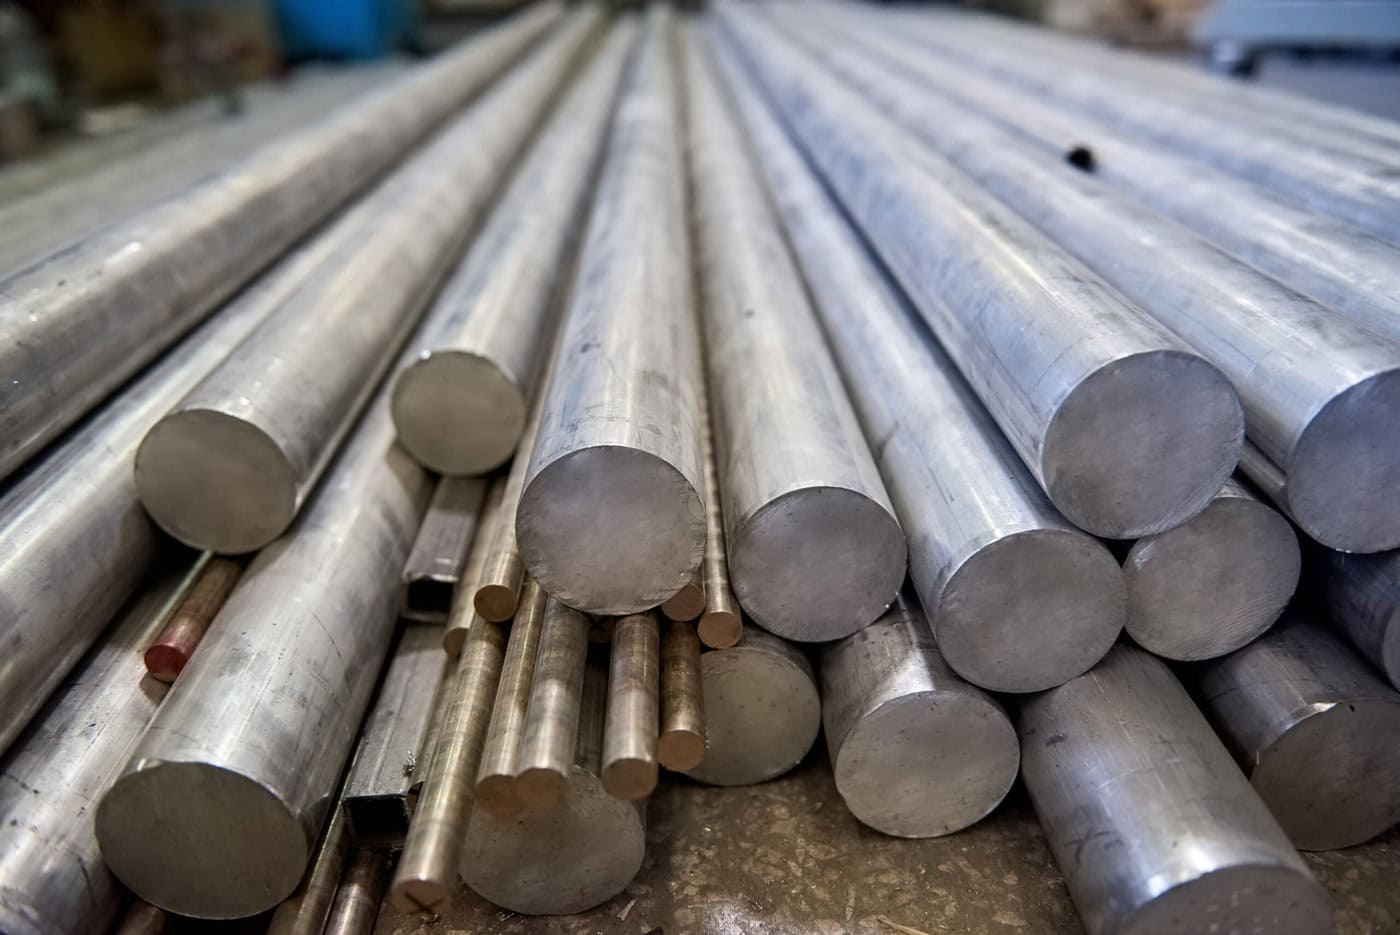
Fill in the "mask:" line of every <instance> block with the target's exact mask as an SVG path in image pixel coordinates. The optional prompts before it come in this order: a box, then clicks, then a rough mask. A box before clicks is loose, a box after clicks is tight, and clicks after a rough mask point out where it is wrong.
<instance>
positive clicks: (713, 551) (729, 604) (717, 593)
mask: <svg viewBox="0 0 1400 935" xmlns="http://www.w3.org/2000/svg"><path fill="white" fill-rule="evenodd" d="M701 409H702V410H703V411H702V413H701V419H700V452H701V465H702V467H703V468H704V470H703V472H702V474H703V480H704V486H703V488H702V492H703V493H704V495H705V561H704V563H703V564H702V565H701V570H702V571H703V572H704V577H705V610H704V612H703V613H702V614H701V615H700V620H699V621H698V622H697V623H696V625H695V631H696V633H697V634H698V635H699V636H700V642H702V643H704V644H705V645H706V646H709V647H710V648H711V649H728V648H729V647H730V646H733V645H734V644H735V643H737V642H739V640H740V639H741V638H743V635H744V617H743V613H742V612H741V611H740V609H739V600H738V598H736V597H735V596H734V591H733V589H731V588H730V586H729V552H728V549H727V548H726V545H725V541H724V506H723V503H722V501H723V496H722V493H721V491H720V486H719V471H718V469H717V468H716V466H715V442H714V430H713V427H712V424H711V423H713V421H714V415H713V413H711V412H710V409H709V405H708V403H707V404H706V405H705V406H702V407H701Z"/></svg>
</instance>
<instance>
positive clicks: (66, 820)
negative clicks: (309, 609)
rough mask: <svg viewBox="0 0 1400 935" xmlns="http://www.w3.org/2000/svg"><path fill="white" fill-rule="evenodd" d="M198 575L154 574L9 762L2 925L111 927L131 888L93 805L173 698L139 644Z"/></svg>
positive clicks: (51, 932) (82, 933)
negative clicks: (107, 856)
mask: <svg viewBox="0 0 1400 935" xmlns="http://www.w3.org/2000/svg"><path fill="white" fill-rule="evenodd" d="M192 581H193V575H192V574H189V573H186V574H181V573H180V571H179V570H176V569H172V570H171V571H169V572H165V573H162V574H161V575H159V576H158V577H156V578H155V579H154V580H152V581H151V582H150V583H149V585H148V586H147V587H146V589H145V590H144V591H143V592H142V593H141V594H139V595H138V596H137V597H136V598H135V599H133V601H132V602H131V604H130V605H128V607H127V608H126V610H125V611H124V612H123V613H122V615H121V617H120V619H119V620H118V621H117V622H116V623H115V624H114V625H113V627H112V629H111V632H110V633H109V634H108V636H107V638H106V639H104V640H103V641H102V642H101V643H99V644H98V645H97V646H96V647H95V648H94V649H93V651H92V652H91V653H90V654H89V655H88V656H87V657H86V658H85V659H84V660H83V663H82V666H81V667H80V668H78V669H77V670H76V671H75V672H74V674H73V677H72V678H71V679H69V680H68V682H67V683H66V684H65V685H64V686H63V687H62V688H60V689H59V690H58V691H57V692H56V693H55V694H54V696H53V698H52V700H51V701H50V702H49V704H48V706H47V707H45V708H44V710H43V711H42V712H40V713H39V715H38V716H37V717H36V718H35V719H34V723H33V727H32V728H31V729H30V730H29V731H28V732H27V733H26V734H25V735H24V737H23V738H22V739H21V740H20V741H19V742H18V743H16V744H15V745H14V746H13V747H12V748H11V749H10V751H9V752H8V753H7V754H6V755H5V757H4V758H3V759H0V827H2V828H3V829H4V833H3V834H0V931H3V932H5V933H6V935H89V933H91V932H104V931H107V930H108V929H109V928H111V926H112V923H113V922H114V921H116V918H117V916H118V914H119V913H120V912H121V910H122V905H123V904H124V903H125V901H126V898H127V897H126V891H125V889H123V887H122V885H121V884H120V883H118V882H117V879H116V877H114V876H113V875H112V873H111V872H110V871H109V870H108V869H107V867H106V865H105V864H104V863H103V862H102V852H101V851H100V850H99V849H98V845H97V836H96V835H95V834H94V833H93V828H92V813H91V811H90V809H91V807H92V802H93V800H94V799H96V798H97V797H98V796H100V795H101V794H102V792H103V790H104V789H106V788H107V784H108V783H110V782H111V780H112V777H113V776H114V775H115V774H116V773H117V772H118V771H119V770H120V769H121V766H122V764H123V763H125V762H126V757H127V755H128V754H129V753H130V752H131V750H132V748H133V747H134V746H135V745H136V743H137V741H138V740H139V739H140V737H141V732H142V731H143V730H145V728H146V725H147V724H148V723H149V722H150V720H151V716H152V715H153V714H155V712H156V709H157V706H159V704H160V702H161V699H162V698H163V697H164V696H165V693H166V685H165V684H164V683H162V682H158V681H156V680H155V679H144V681H143V676H145V674H146V668H145V664H144V663H143V662H142V660H141V653H140V648H141V647H142V646H144V645H145V643H146V642H147V641H148V640H150V639H152V638H153V637H154V636H155V635H156V634H157V633H159V632H160V630H161V628H162V627H163V626H164V625H165V621H166V620H167V619H168V617H169V615H170V612H171V611H172V610H174V608H175V606H176V605H177V604H178V603H179V601H180V599H181V597H182V595H183V594H184V593H185V591H186V589H187V588H188V587H189V585H190V584H191V583H192Z"/></svg>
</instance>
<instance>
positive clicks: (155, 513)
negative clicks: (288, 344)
mask: <svg viewBox="0 0 1400 935" xmlns="http://www.w3.org/2000/svg"><path fill="white" fill-rule="evenodd" d="M136 495H137V497H139V498H140V500H141V504H142V505H143V506H144V507H145V508H146V512H148V513H150V514H151V518H152V519H154V520H155V521H156V523H157V524H158V525H159V526H160V527H161V528H162V529H164V530H165V531H166V532H168V533H169V534H170V535H172V536H174V537H175V538H176V539H178V540H180V541H181V542H183V543H185V544H186V545H190V546H193V547H195V548H197V549H207V550H209V551H211V552H218V553H220V554H223V555H241V554H244V553H247V552H252V551H254V550H256V549H260V548H262V547H263V546H265V545H267V544H268V543H269V542H271V541H272V540H273V539H276V538H277V537H278V536H280V535H281V534H282V533H284V532H286V530H287V528H288V527H289V526H291V524H292V520H293V519H295V518H296V511H297V499H298V495H297V475H296V471H295V470H294V469H293V467H292V465H291V464H289V463H288V462H287V459H286V456H285V455H284V454H283V452H282V450H281V449H280V448H278V446H277V444H276V443H275V442H273V440H272V439H270V438H269V437H268V436H267V435H265V434H263V432H262V431H261V430H260V429H258V428H257V427H256V426H255V425H253V424H252V423H250V422H246V421H244V420H242V419H239V418H235V417H233V416H230V415H227V414H226V413H223V412H217V411H214V410H209V409H186V410H183V411H180V412H175V413H172V414H170V415H167V416H166V417H165V418H163V419H161V420H160V421H159V422H157V423H156V424H155V425H154V426H152V428H151V430H150V431H149V432H148V433H146V437H145V439H144V440H143V441H142V442H141V447H140V448H138V449H137V451H136Z"/></svg>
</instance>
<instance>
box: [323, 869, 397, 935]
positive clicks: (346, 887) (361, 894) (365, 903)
mask: <svg viewBox="0 0 1400 935" xmlns="http://www.w3.org/2000/svg"><path fill="white" fill-rule="evenodd" d="M388 882H389V855H388V854H386V853H384V852H383V851H375V850H359V851H356V852H355V853H354V854H352V855H351V857H350V862H349V866H348V867H346V868H345V876H344V877H342V878H341V880H340V888H339V889H338V890H336V894H335V905H334V906H333V907H332V909H331V914H330V918H329V919H327V920H326V930H325V935H371V933H372V932H373V931H374V923H375V921H376V920H377V919H378V918H379V904H380V903H381V902H382V901H383V900H384V887H385V886H386V885H387V884H388Z"/></svg>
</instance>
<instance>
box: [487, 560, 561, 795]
mask: <svg viewBox="0 0 1400 935" xmlns="http://www.w3.org/2000/svg"><path fill="white" fill-rule="evenodd" d="M548 601H549V596H548V595H547V594H545V593H544V589H543V588H541V587H540V586H539V585H538V584H536V583H535V582H534V580H533V579H528V578H527V579H526V581H525V589H524V591H523V593H522V594H521V602H520V610H519V611H517V613H516V615H515V621H514V622H513V623H512V624H511V627H510V640H509V642H508V643H507V644H506V657H505V663H504V664H503V665H502V667H501V681H500V684H499V685H498V686H497V688H496V703H495V706H494V707H493V708H492V709H491V724H490V726H489V727H488V728H487V730H486V746H485V749H484V750H483V751H482V754H481V769H480V770H479V771H478V772H477V775H476V804H477V806H478V807H479V808H484V809H486V810H487V811H489V812H491V813H492V814H493V815H501V816H508V815H514V814H515V813H516V812H518V811H520V809H521V808H522V807H523V803H522V802H521V801H520V796H519V795H517V794H516V791H515V764H516V761H517V760H518V759H519V758H520V748H521V747H522V746H523V745H524V743H525V722H526V717H527V715H528V713H529V706H530V690H531V686H532V685H533V684H534V680H535V659H536V657H537V656H538V655H539V648H540V635H541V633H543V631H544V609H545V605H546V603H548Z"/></svg>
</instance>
